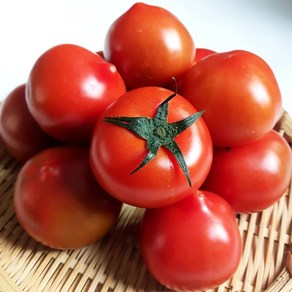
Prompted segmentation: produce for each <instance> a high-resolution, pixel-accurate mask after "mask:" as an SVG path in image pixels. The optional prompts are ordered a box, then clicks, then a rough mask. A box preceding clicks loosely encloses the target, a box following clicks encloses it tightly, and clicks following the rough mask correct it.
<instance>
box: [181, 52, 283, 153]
mask: <svg viewBox="0 0 292 292" xmlns="http://www.w3.org/2000/svg"><path fill="white" fill-rule="evenodd" d="M179 93H180V94H181V95H183V96H184V97H185V98H186V99H188V100H189V101H190V102H191V103H192V104H193V105H194V107H195V108H197V110H199V111H200V110H205V113H204V120H205V122H206V124H207V126H208V129H209V131H210V134H211V137H212V141H213V143H214V145H216V146H219V147H233V146H237V145H242V144H246V143H249V142H252V141H255V140H257V139H259V138H261V137H263V136H264V135H265V134H267V133H268V132H269V131H271V130H272V129H273V127H274V126H275V124H276V122H277V121H278V119H279V118H280V115H281V113H282V99H281V93H280V89H279V86H278V83H277V80H276V78H275V75H274V73H273V71H272V70H271V68H270V67H269V65H268V64H267V63H266V62H265V61H264V60H263V59H262V58H260V57H259V56H257V55H255V54H253V53H251V52H248V51H243V50H235V51H230V52H223V53H216V54H210V55H209V56H207V57H204V58H203V59H201V60H200V61H199V62H197V63H196V64H195V65H194V66H193V67H192V68H191V69H190V70H189V71H188V73H187V74H186V75H185V78H184V80H183V82H182V85H181V87H180V90H179Z"/></svg>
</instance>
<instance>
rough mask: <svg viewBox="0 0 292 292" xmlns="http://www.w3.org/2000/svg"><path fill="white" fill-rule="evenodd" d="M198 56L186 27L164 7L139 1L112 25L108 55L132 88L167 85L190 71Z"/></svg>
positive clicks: (107, 47) (109, 34)
mask: <svg viewBox="0 0 292 292" xmlns="http://www.w3.org/2000/svg"><path fill="white" fill-rule="evenodd" d="M194 55H195V46H194V41H193V39H192V37H191V35H190V33H189V32H188V30H187V29H186V28H185V26H184V25H183V24H182V23H181V22H180V21H179V19H177V18H176V17H175V16H174V15H173V14H172V13H170V12H169V11H167V10H165V9H164V8H161V7H157V6H151V5H147V4H144V3H136V4H134V5H133V6H132V7H131V8H130V9H129V10H127V11H126V12H125V13H124V14H123V15H121V16H120V17H119V18H118V19H116V21H115V22H113V23H112V25H111V27H110V28H109V31H108V33H107V36H106V40H105V45H104V56H105V58H106V59H107V60H108V61H109V62H111V63H113V64H115V65H116V67H117V69H118V71H119V72H120V74H121V75H122V77H123V79H124V81H125V83H126V85H127V87H128V88H129V89H133V88H137V87H142V86H149V85H150V86H163V85H166V84H169V83H170V82H171V78H172V77H175V78H177V79H179V77H180V76H181V75H182V74H184V72H186V70H188V69H189V68H190V67H191V66H192V63H193V60H194Z"/></svg>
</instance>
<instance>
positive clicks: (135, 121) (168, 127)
mask: <svg viewBox="0 0 292 292" xmlns="http://www.w3.org/2000/svg"><path fill="white" fill-rule="evenodd" d="M176 95H177V91H175V92H174V93H173V94H172V95H170V96H169V97H168V98H167V99H166V100H164V101H163V102H162V103H161V104H160V105H159V106H158V108H157V112H156V114H155V116H154V118H150V117H105V119H104V121H105V122H107V123H111V124H114V125H116V126H120V127H123V128H125V129H127V130H129V131H131V132H133V133H134V134H136V135H137V136H139V137H141V138H143V139H144V140H146V142H147V148H148V153H147V155H146V157H145V158H144V160H143V161H142V163H141V164H140V165H139V166H138V167H137V168H135V169H134V170H133V171H132V172H131V174H134V173H135V172H137V171H138V170H140V169H141V168H142V167H143V166H145V165H146V164H148V163H149V162H150V161H151V160H153V159H154V158H155V156H156V154H157V152H158V150H159V148H160V147H161V146H164V147H165V148H167V149H168V150H169V151H170V152H171V153H172V154H173V155H174V157H175V159H176V160H177V162H178V164H179V166H180V168H181V169H182V171H183V172H184V174H185V176H186V178H187V180H188V183H189V185H190V187H191V186H192V182H191V179H190V173H189V170H188V167H187V164H186V162H185V159H184V156H183V154H182V152H181V150H180V148H179V146H178V144H177V143H176V141H175V140H174V138H175V137H176V136H178V135H179V134H180V133H181V132H183V131H184V130H186V129H187V128H188V127H190V126H191V125H192V124H194V123H195V122H196V121H197V120H198V119H199V118H200V117H201V115H202V114H203V112H204V111H200V112H197V113H195V114H193V115H191V116H189V117H187V118H185V119H183V120H180V121H177V122H173V123H168V121H167V120H168V104H169V102H170V101H171V100H172V99H173V98H174V97H175V96H176Z"/></svg>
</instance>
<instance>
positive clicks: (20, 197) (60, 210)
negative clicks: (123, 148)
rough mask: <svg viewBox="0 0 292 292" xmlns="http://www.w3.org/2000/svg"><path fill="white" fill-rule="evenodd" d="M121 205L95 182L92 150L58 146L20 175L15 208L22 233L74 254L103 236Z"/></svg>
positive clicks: (29, 163) (34, 159)
mask: <svg viewBox="0 0 292 292" xmlns="http://www.w3.org/2000/svg"><path fill="white" fill-rule="evenodd" d="M121 207H122V204H121V202H119V201H117V200H115V199H114V198H112V197H111V196H109V195H108V194H107V193H106V192H105V191H104V190H103V189H102V188H101V187H100V185H99V184H98V183H97V182H96V180H95V178H94V176H93V174H92V172H91V168H90V165H89V149H88V147H77V146H67V145H66V146H59V147H53V148H49V149H46V150H44V151H42V152H40V153H38V154H36V155H35V156H34V157H32V158H31V159H29V160H28V161H27V162H26V163H25V164H24V166H23V167H22V169H21V170H20V173H19V174H18V177H17V180H16V185H15V190H14V208H15V212H16V216H17V219H18V221H19V223H20V224H21V226H22V227H23V228H24V230H25V231H26V232H27V233H28V234H29V235H30V236H31V237H32V238H34V239H35V240H37V241H39V242H41V243H42V244H44V245H47V246H49V247H51V248H55V249H75V248H81V247H84V246H87V245H89V244H92V243H94V242H96V241H97V240H99V239H101V238H102V237H104V236H105V235H106V234H107V233H108V232H109V231H110V230H111V229H112V228H113V227H114V226H115V224H116V222H117V219H118V216H119V214H120V210H121Z"/></svg>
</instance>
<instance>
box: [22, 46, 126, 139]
mask: <svg viewBox="0 0 292 292" xmlns="http://www.w3.org/2000/svg"><path fill="white" fill-rule="evenodd" d="M125 92H126V88H125V84H124V81H123V79H122V78H121V76H120V74H119V73H118V72H117V70H116V67H115V66H114V65H113V64H110V63H108V62H106V61H105V60H104V59H103V58H101V57H100V56H99V55H98V54H96V53H93V52H91V51H88V50H87V49H85V48H82V47H80V46H77V45H72V44H62V45H58V46H55V47H53V48H50V49H49V50H47V51H46V52H44V53H43V54H42V55H41V56H40V57H39V58H38V59H37V61H36V62H35V64H34V66H33V68H32V70H31V72H30V75H29V79H28V83H27V91H26V99H27V104H28V107H29V110H30V112H31V113H32V115H33V117H34V118H35V120H36V121H37V122H38V124H39V125H40V126H41V127H42V128H43V129H44V130H45V131H46V132H47V133H49V134H50V135H52V136H54V137H56V138H58V139H60V140H62V141H64V142H68V143H78V144H89V142H90V139H91V135H92V131H93V129H94V126H95V123H96V121H97V120H98V117H99V116H100V114H101V113H102V112H103V111H104V109H105V108H106V107H107V106H108V105H109V104H111V103H112V102H113V101H115V100H116V99H118V98H119V97H120V96H121V95H122V94H124V93H125Z"/></svg>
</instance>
